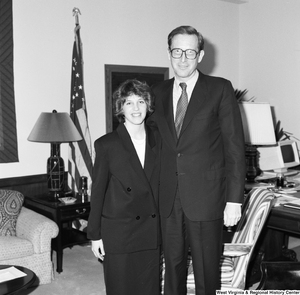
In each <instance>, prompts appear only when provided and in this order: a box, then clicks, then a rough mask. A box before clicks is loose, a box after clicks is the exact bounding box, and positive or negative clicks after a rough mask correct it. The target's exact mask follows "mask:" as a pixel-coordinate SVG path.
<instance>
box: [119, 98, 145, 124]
mask: <svg viewBox="0 0 300 295" xmlns="http://www.w3.org/2000/svg"><path fill="white" fill-rule="evenodd" d="M123 114H124V119H125V123H126V124H132V125H140V124H142V123H143V122H144V120H145V118H146V115H147V104H146V102H145V101H144V99H143V98H142V97H140V96H137V95H131V96H128V97H127V98H126V101H125V103H124V105H123Z"/></svg>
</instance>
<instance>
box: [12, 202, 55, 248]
mask: <svg viewBox="0 0 300 295" xmlns="http://www.w3.org/2000/svg"><path fill="white" fill-rule="evenodd" d="M16 235H17V237H19V238H24V239H27V240H29V241H30V242H31V243H32V244H33V248H34V252H35V253H43V252H47V251H50V249H51V239H52V238H55V237H56V236H57V235H58V226H57V224H56V223H55V222H54V221H52V220H51V219H49V218H47V217H45V216H43V215H41V214H39V213H37V212H35V211H33V210H31V209H28V208H26V207H22V209H21V212H20V215H19V217H18V219H17V225H16Z"/></svg>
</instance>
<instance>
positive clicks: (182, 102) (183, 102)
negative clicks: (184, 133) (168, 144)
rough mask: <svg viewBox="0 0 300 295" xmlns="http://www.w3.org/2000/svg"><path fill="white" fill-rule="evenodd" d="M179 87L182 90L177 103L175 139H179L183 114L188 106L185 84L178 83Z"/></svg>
mask: <svg viewBox="0 0 300 295" xmlns="http://www.w3.org/2000/svg"><path fill="white" fill-rule="evenodd" d="M179 86H180V87H181V88H182V93H181V96H180V97H179V100H178V102H177V109H176V116H175V129H176V133H177V138H178V137H179V134H180V130H181V126H182V123H183V119H184V116H185V112H186V109H187V106H188V103H189V101H188V95H187V92H186V86H187V85H186V83H180V84H179Z"/></svg>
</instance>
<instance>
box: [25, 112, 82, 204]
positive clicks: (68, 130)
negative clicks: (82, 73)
mask: <svg viewBox="0 0 300 295" xmlns="http://www.w3.org/2000/svg"><path fill="white" fill-rule="evenodd" d="M27 139H28V140H29V141H33V142H43V143H50V144H51V154H50V158H49V159H48V161H47V182H48V189H49V196H50V199H51V200H53V201H56V200H57V198H58V197H60V196H62V195H63V190H64V182H65V165H64V160H63V159H62V158H61V157H60V144H61V143H66V142H72V141H80V140H82V137H81V135H80V134H79V132H78V130H77V128H76V127H75V125H74V123H73V121H72V120H71V118H70V115H69V114H68V113H58V112H57V111H56V110H53V112H52V113H41V115H40V116H39V118H38V120H37V122H36V123H35V125H34V127H33V129H32V131H31V133H30V134H29V136H28V138H27Z"/></svg>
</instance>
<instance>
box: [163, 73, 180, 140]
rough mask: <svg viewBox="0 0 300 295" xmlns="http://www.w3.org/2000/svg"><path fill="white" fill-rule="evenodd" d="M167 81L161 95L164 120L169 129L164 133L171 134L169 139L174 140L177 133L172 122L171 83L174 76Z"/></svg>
mask: <svg viewBox="0 0 300 295" xmlns="http://www.w3.org/2000/svg"><path fill="white" fill-rule="evenodd" d="M168 82H169V83H168V84H167V85H166V86H167V87H166V90H165V94H163V95H162V102H163V108H164V115H165V122H167V124H168V128H169V131H170V132H168V133H165V136H166V137H168V136H169V135H171V138H168V139H169V140H171V141H173V142H176V141H177V135H176V130H175V123H174V110H173V84H174V78H173V79H171V80H169V81H168Z"/></svg>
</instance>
